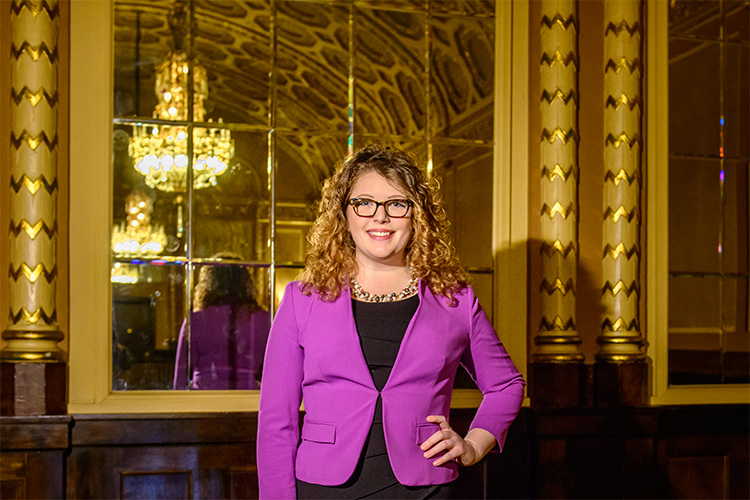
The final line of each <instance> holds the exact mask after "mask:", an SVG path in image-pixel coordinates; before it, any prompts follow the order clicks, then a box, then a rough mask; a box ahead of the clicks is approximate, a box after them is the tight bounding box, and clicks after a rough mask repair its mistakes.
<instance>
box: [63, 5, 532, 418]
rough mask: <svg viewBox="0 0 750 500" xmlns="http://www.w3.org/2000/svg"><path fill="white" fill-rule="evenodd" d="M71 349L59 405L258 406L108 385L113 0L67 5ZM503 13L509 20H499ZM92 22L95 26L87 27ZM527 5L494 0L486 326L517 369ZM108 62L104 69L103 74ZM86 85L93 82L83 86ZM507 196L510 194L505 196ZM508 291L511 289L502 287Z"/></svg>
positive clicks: (243, 399) (93, 409)
mask: <svg viewBox="0 0 750 500" xmlns="http://www.w3.org/2000/svg"><path fill="white" fill-rule="evenodd" d="M70 11H71V12H70V122H69V128H70V153H69V154H70V165H71V169H70V205H69V221H70V222H69V261H68V265H69V274H70V282H69V289H68V293H69V298H70V328H69V331H70V338H69V342H70V355H69V364H68V412H69V413H71V414H85V413H100V414H104V413H135V412H138V413H162V412H168V413H175V412H233V411H257V410H258V404H259V399H260V393H259V391H158V390H149V391H113V390H112V387H111V385H112V382H111V381H112V362H111V350H112V340H111V299H112V292H111V286H110V276H109V275H110V248H109V247H110V231H111V228H112V213H111V212H112V210H111V206H112V200H111V198H112V189H111V186H112V178H111V176H112V173H111V145H112V123H113V111H112V98H113V78H114V75H113V71H112V68H113V64H114V44H113V29H114V1H113V0H107V1H79V2H71V5H70ZM508 19H512V22H510V23H508V22H501V21H505V20H508ZM91 26H95V27H96V29H88V28H89V27H91ZM528 32H529V25H528V6H527V5H526V4H525V2H523V1H521V0H514V1H513V2H498V3H497V4H496V36H495V43H496V61H497V62H496V65H495V78H496V80H495V85H496V95H497V96H512V99H508V98H503V99H495V132H494V134H495V159H494V176H495V179H494V183H495V185H494V192H493V213H494V214H495V216H494V220H493V239H492V241H493V254H494V255H495V256H496V257H495V290H497V292H496V293H495V296H494V298H493V300H494V307H495V311H496V314H495V327H496V329H497V331H498V332H499V333H500V337H501V338H502V339H503V341H504V343H505V345H506V347H507V349H508V351H509V352H510V353H511V356H512V357H513V359H514V360H515V361H516V364H517V365H518V367H519V369H520V370H521V372H522V373H525V372H526V355H527V352H526V351H527V347H526V344H527V338H526V310H527V304H526V300H525V297H526V294H525V292H524V293H519V292H521V291H522V290H525V288H526V279H527V273H526V250H525V247H526V241H527V239H528V229H527V226H528V224H527V214H526V212H527V210H526V207H527V202H528V170H527V169H528V161H527V156H528V151H526V150H525V149H524V148H513V147H512V145H513V144H527V143H528V113H527V109H528V68H527V61H528V58H527V56H528V36H529V35H528ZM102 68H107V69H108V70H107V71H104V72H103V71H102ZM92 82H95V84H92ZM511 193H513V196H512V197H511ZM511 291H513V293H511ZM480 401H481V394H480V393H479V391H477V390H471V389H463V390H456V391H455V392H454V396H453V401H452V407H453V408H473V407H476V406H477V405H478V404H479V402H480Z"/></svg>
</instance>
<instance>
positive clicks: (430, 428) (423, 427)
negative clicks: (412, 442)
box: [417, 423, 440, 444]
mask: <svg viewBox="0 0 750 500" xmlns="http://www.w3.org/2000/svg"><path fill="white" fill-rule="evenodd" d="M439 430H440V426H439V425H438V424H432V423H424V424H421V423H420V424H417V444H422V443H424V442H425V441H427V440H428V439H429V438H430V436H432V435H433V434H435V433H436V432H437V431H439Z"/></svg>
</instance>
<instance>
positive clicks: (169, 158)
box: [159, 155, 174, 170]
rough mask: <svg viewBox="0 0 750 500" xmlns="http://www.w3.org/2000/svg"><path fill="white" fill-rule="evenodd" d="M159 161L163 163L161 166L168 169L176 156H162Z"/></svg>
mask: <svg viewBox="0 0 750 500" xmlns="http://www.w3.org/2000/svg"><path fill="white" fill-rule="evenodd" d="M159 163H161V166H162V167H164V169H165V170H166V169H168V168H170V167H171V166H172V165H174V158H173V157H172V155H164V156H162V157H161V160H159Z"/></svg>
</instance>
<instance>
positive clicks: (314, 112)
mask: <svg viewBox="0 0 750 500" xmlns="http://www.w3.org/2000/svg"><path fill="white" fill-rule="evenodd" d="M277 13H278V30H277V71H276V72H275V84H276V95H277V99H278V101H277V102H278V107H277V110H276V124H277V125H278V126H279V127H284V128H290V129H297V130H307V131H311V130H317V131H323V132H326V133H330V132H333V131H342V132H344V133H347V132H348V131H349V99H348V94H349V88H348V85H349V13H350V7H349V5H346V4H345V3H342V4H331V3H316V2H278V3H277ZM323 68H325V71H321V70H322V69H323Z"/></svg>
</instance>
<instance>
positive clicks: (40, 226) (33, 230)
mask: <svg viewBox="0 0 750 500" xmlns="http://www.w3.org/2000/svg"><path fill="white" fill-rule="evenodd" d="M21 231H24V232H25V233H26V234H27V235H28V236H29V238H30V239H32V240H33V239H34V238H36V235H37V234H39V232H40V231H44V233H45V234H46V235H47V237H49V238H52V237H53V236H55V235H56V234H57V222H55V223H54V224H53V225H52V227H49V226H48V225H47V223H46V222H44V221H43V220H42V219H39V220H38V221H37V222H36V224H30V223H29V222H28V221H27V220H26V219H21V222H19V223H18V224H16V225H15V226H14V225H13V221H11V222H10V234H12V235H13V236H14V237H18V235H19V234H21Z"/></svg>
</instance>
